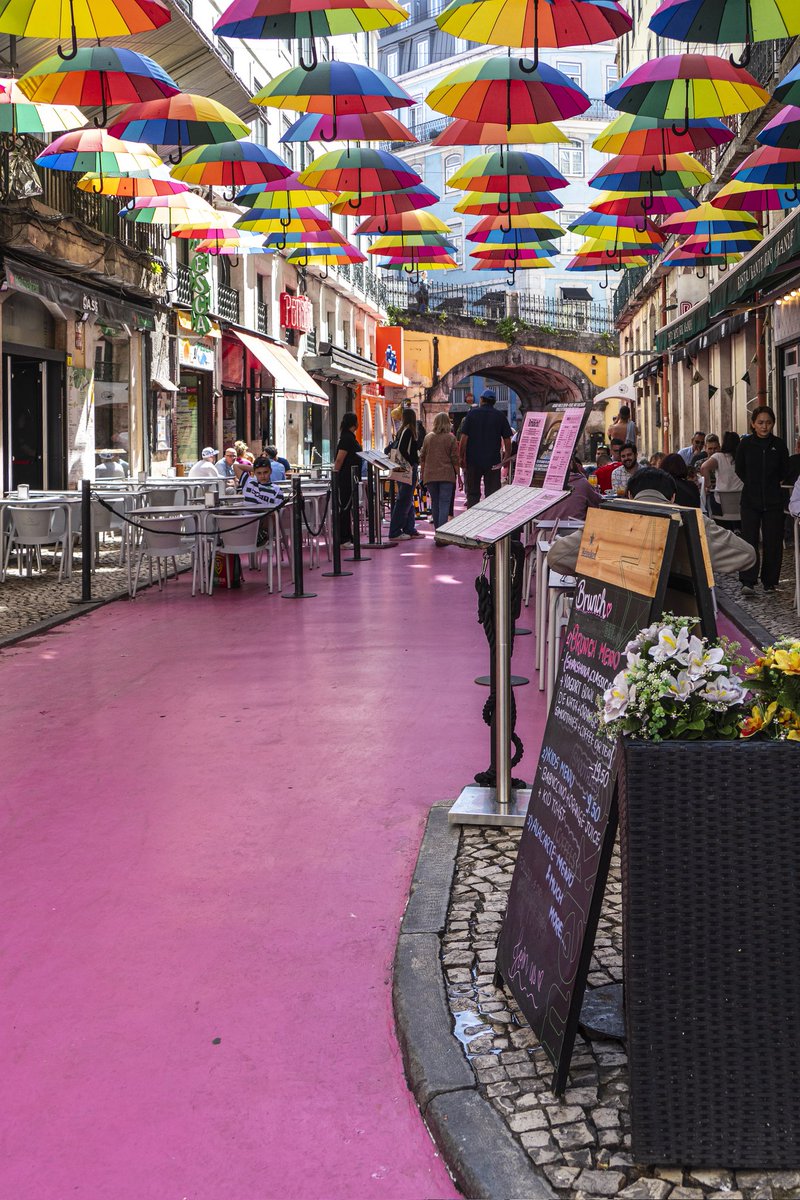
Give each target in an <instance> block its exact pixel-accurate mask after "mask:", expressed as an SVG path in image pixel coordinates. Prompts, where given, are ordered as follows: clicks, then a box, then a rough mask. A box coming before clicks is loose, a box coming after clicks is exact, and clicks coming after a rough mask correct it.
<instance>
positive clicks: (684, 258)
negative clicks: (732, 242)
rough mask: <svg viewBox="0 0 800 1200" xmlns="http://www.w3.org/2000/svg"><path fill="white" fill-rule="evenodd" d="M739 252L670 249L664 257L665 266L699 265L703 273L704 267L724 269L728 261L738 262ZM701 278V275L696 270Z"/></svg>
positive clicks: (726, 267)
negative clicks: (702, 251) (698, 252)
mask: <svg viewBox="0 0 800 1200" xmlns="http://www.w3.org/2000/svg"><path fill="white" fill-rule="evenodd" d="M741 257H742V256H741V254H702V253H701V254H696V253H694V252H691V251H690V252H689V253H687V252H686V251H684V250H683V249H677V250H670V252H669V254H667V255H665V257H664V266H665V267H700V268H701V269H702V270H703V273H705V268H706V267H719V268H720V270H723V271H726V270H727V269H728V264H729V263H734V262H738V261H739V259H740V258H741ZM698 275H699V276H700V278H701V279H702V275H700V272H698Z"/></svg>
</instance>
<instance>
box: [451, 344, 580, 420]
mask: <svg viewBox="0 0 800 1200" xmlns="http://www.w3.org/2000/svg"><path fill="white" fill-rule="evenodd" d="M469 375H483V376H484V377H485V378H487V379H493V380H496V382H498V383H504V384H506V385H507V386H508V387H510V388H513V390H514V391H515V392H516V393H517V395H518V396H519V398H520V409H521V411H522V412H528V411H530V410H539V409H543V408H545V406H546V405H547V404H548V403H554V402H559V401H560V402H562V403H563V402H567V403H579V402H581V401H582V402H584V403H587V404H590V403H591V401H592V400H593V398H594V397H595V396H596V395H597V393H598V391H599V390H600V389H599V388H598V387H597V385H596V384H595V383H593V382H592V380H591V379H590V378H589V377H588V375H586V374H585V373H584V372H583V371H582V370H581V369H580V367H576V366H575V365H574V363H571V362H567V361H565V360H564V359H562V358H559V357H558V355H557V354H554V353H551V352H549V351H547V350H534V349H531V348H529V347H527V346H509V347H507V348H506V349H504V350H489V351H486V352H485V353H482V354H473V355H472V356H471V357H470V358H465V359H464V360H463V362H460V363H458V364H457V365H456V366H455V367H451V368H450V370H449V371H447V372H446V373H445V374H444V375H443V376H442V377H441V379H440V380H439V382H438V383H436V384H435V385H434V386H433V387H432V388H431V390H430V394H429V396H428V406H429V407H430V409H431V410H437V411H438V410H439V409H440V408H444V407H446V405H447V399H448V396H449V394H450V392H451V391H452V389H453V388H454V387H455V386H456V384H458V383H459V382H460V381H461V380H462V379H464V378H465V377H466V376H469Z"/></svg>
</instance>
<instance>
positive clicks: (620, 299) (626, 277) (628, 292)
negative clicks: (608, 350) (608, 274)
mask: <svg viewBox="0 0 800 1200" xmlns="http://www.w3.org/2000/svg"><path fill="white" fill-rule="evenodd" d="M649 270H650V268H649V267H631V269H630V270H629V271H623V273H622V279H621V280H620V283H619V287H618V288H617V290H616V291H615V292H614V300H613V308H614V321H615V322H616V321H618V320H619V316H620V313H621V312H622V311H623V309H624V308H625V306H626V304H627V303H628V301H629V300H630V298H631V296H632V295H633V294H634V292H635V291H636V290H637V289H638V287H639V285H640V284H641V283H642V281H643V279H644V277H645V275H647V273H648V271H649Z"/></svg>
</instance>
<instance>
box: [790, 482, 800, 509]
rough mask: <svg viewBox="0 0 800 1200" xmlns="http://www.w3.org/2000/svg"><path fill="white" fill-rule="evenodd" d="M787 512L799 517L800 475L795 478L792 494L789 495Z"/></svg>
mask: <svg viewBox="0 0 800 1200" xmlns="http://www.w3.org/2000/svg"><path fill="white" fill-rule="evenodd" d="M789 513H790V515H791V516H793V517H798V518H800V477H798V478H797V479H796V480H795V484H794V487H793V488H792V494H791V496H790V497H789Z"/></svg>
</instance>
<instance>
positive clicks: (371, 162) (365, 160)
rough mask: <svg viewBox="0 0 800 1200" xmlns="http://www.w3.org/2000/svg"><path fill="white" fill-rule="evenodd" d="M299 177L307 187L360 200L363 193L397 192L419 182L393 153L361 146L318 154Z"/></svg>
mask: <svg viewBox="0 0 800 1200" xmlns="http://www.w3.org/2000/svg"><path fill="white" fill-rule="evenodd" d="M298 178H299V180H300V182H301V183H302V184H304V185H305V186H306V187H315V188H329V189H330V190H331V191H339V192H341V191H347V192H357V193H358V197H359V199H361V198H362V196H363V193H364V192H383V191H384V190H388V191H392V192H396V191H400V189H401V188H406V187H416V186H417V184H418V183H422V179H421V178H420V176H419V175H418V174H417V172H416V171H414V170H412V168H411V167H410V166H409V165H408V163H407V162H404V161H403V159H402V158H398V157H397V155H396V154H390V153H389V152H388V151H387V150H372V149H370V148H369V147H366V148H364V147H360V146H352V147H350V146H349V147H348V148H347V149H346V150H330V151H329V152H328V153H327V154H321V155H320V156H319V157H318V158H315V159H314V160H313V162H311V163H309V165H308V167H307V168H306V169H305V171H301V172H300V175H299V176H298ZM351 207H352V208H356V207H360V204H358V205H357V204H355V203H354V204H352V205H351Z"/></svg>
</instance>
